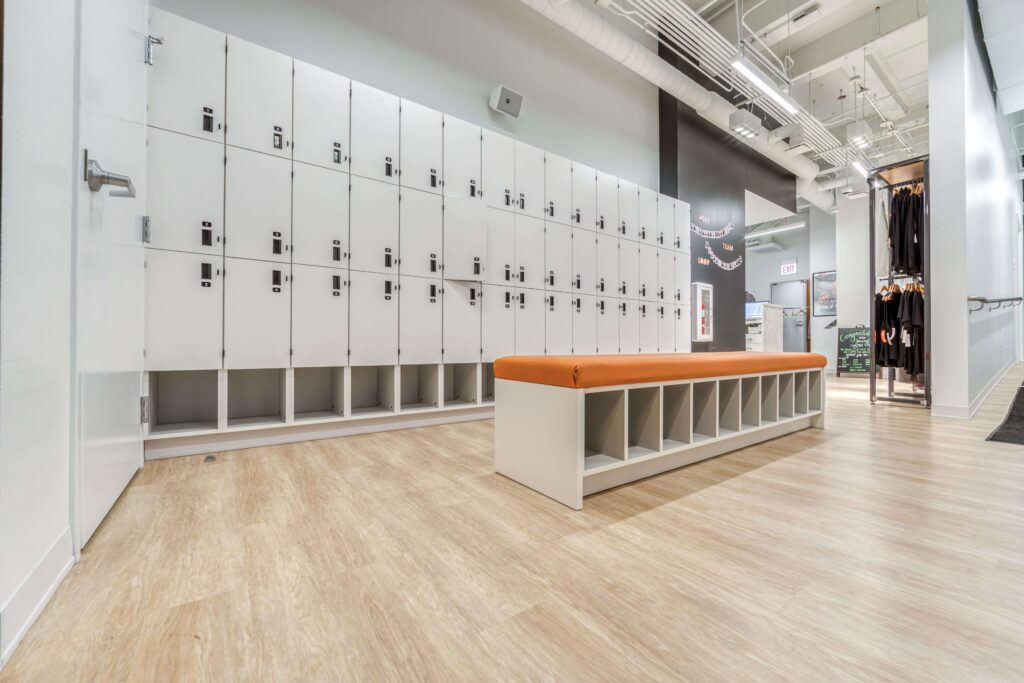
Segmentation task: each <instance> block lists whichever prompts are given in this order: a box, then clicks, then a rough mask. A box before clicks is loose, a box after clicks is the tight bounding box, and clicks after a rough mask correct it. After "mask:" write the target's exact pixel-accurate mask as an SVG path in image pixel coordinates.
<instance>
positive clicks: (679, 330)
mask: <svg viewBox="0 0 1024 683" xmlns="http://www.w3.org/2000/svg"><path fill="white" fill-rule="evenodd" d="M687 289H689V288H687ZM674 313H675V323H676V353H689V352H690V307H689V306H676V307H675V310H674Z"/></svg>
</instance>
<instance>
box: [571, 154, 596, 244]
mask: <svg viewBox="0 0 1024 683" xmlns="http://www.w3.org/2000/svg"><path fill="white" fill-rule="evenodd" d="M572 206H573V209H572V226H573V227H574V228H583V229H584V230H596V229H597V173H596V172H595V171H594V169H592V168H590V167H589V166H586V165H584V164H577V163H576V162H575V161H574V162H572Z"/></svg>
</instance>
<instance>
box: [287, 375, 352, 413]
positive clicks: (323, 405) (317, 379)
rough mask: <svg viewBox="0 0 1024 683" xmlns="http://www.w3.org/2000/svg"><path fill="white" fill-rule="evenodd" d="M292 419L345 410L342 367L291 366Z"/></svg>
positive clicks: (343, 411)
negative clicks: (293, 399)
mask: <svg viewBox="0 0 1024 683" xmlns="http://www.w3.org/2000/svg"><path fill="white" fill-rule="evenodd" d="M294 372H295V376H294V382H295V387H294V392H295V393H294V396H295V421H296V422H302V421H303V420H318V419H324V418H332V417H342V416H343V415H344V414H345V368H295V371H294Z"/></svg>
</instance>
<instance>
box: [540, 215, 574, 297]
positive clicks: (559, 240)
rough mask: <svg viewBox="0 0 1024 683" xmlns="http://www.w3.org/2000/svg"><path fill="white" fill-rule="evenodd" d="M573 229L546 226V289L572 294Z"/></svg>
mask: <svg viewBox="0 0 1024 683" xmlns="http://www.w3.org/2000/svg"><path fill="white" fill-rule="evenodd" d="M573 275H574V273H573V272H572V228H570V227H569V226H568V225H560V224H558V223H551V222H550V221H549V222H546V223H545V224H544V276H545V281H544V288H545V289H550V290H553V291H556V292H571V291H572V289H573Z"/></svg>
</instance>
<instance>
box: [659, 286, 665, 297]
mask: <svg viewBox="0 0 1024 683" xmlns="http://www.w3.org/2000/svg"><path fill="white" fill-rule="evenodd" d="M658 298H659V299H664V298H665V288H664V287H658Z"/></svg>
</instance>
